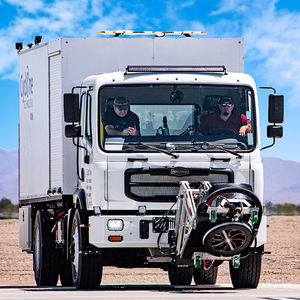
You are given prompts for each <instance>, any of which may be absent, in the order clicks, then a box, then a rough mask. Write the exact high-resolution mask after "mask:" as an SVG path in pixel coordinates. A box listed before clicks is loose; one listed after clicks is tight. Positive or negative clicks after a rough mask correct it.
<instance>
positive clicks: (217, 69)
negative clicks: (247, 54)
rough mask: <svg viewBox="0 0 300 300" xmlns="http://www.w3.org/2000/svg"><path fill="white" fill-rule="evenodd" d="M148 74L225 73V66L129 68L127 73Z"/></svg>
mask: <svg viewBox="0 0 300 300" xmlns="http://www.w3.org/2000/svg"><path fill="white" fill-rule="evenodd" d="M139 72H142V73H148V72H201V73H224V74H226V68H225V66H127V68H126V73H139Z"/></svg>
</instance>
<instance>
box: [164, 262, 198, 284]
mask: <svg viewBox="0 0 300 300" xmlns="http://www.w3.org/2000/svg"><path fill="white" fill-rule="evenodd" d="M168 275H169V281H170V283H171V284H172V285H190V284H191V282H192V278H193V267H176V266H171V267H169V269H168Z"/></svg>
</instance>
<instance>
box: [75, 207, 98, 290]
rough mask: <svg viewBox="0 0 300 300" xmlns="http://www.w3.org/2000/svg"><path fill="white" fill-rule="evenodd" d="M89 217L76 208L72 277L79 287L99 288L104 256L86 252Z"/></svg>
mask: <svg viewBox="0 0 300 300" xmlns="http://www.w3.org/2000/svg"><path fill="white" fill-rule="evenodd" d="M86 219H87V218H86V217H85V216H84V212H83V211H82V210H79V209H76V211H75V214H74V218H73V221H72V229H71V237H70V239H71V245H70V257H71V268H72V278H73V282H74V285H75V287H76V288H77V289H97V288H98V287H99V285H100V282H101V278H102V268H103V265H102V258H101V255H99V254H86V255H85V253H84V251H86V250H87V246H88V227H87V220H86Z"/></svg>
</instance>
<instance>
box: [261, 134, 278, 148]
mask: <svg viewBox="0 0 300 300" xmlns="http://www.w3.org/2000/svg"><path fill="white" fill-rule="evenodd" d="M275 140H276V138H275V137H273V143H272V144H271V145H268V146H265V147H263V148H261V149H260V151H263V150H265V149H268V148H271V147H273V146H274V145H275Z"/></svg>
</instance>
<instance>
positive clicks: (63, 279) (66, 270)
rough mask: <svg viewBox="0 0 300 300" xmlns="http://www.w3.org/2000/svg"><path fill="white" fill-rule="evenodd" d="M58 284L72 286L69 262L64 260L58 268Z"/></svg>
mask: <svg viewBox="0 0 300 300" xmlns="http://www.w3.org/2000/svg"><path fill="white" fill-rule="evenodd" d="M60 283H61V285H62V286H74V282H73V277H72V265H71V262H70V260H66V261H65V262H64V263H63V264H61V266H60Z"/></svg>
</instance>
